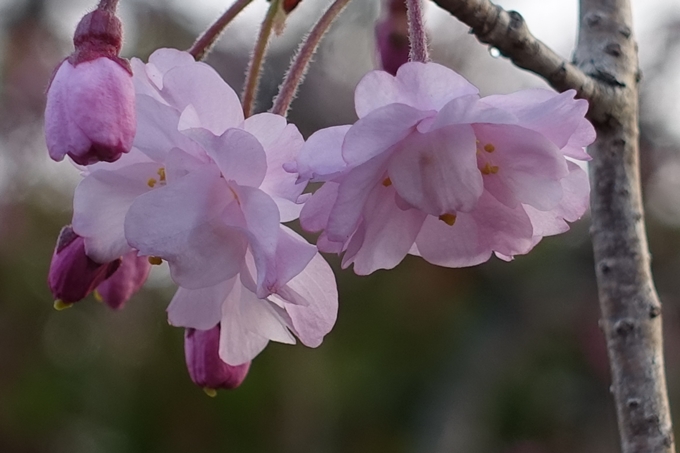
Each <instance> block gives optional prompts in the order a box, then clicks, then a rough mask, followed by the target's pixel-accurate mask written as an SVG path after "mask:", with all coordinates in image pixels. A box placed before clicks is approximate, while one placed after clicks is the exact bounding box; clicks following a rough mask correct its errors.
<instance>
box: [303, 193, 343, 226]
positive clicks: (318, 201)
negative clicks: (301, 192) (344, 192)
mask: <svg viewBox="0 0 680 453" xmlns="http://www.w3.org/2000/svg"><path fill="white" fill-rule="evenodd" d="M339 187H340V185H339V184H338V183H336V182H333V181H329V182H327V183H325V184H324V185H322V186H321V187H319V188H318V189H317V190H316V192H314V194H313V195H312V196H311V198H310V199H309V200H307V202H306V203H305V205H304V207H303V208H302V212H301V213H300V224H301V225H302V228H304V229H305V230H306V231H312V232H318V231H321V230H323V229H325V228H326V225H328V217H329V216H330V214H331V209H332V208H333V205H335V200H336V199H337V198H338V188H339Z"/></svg>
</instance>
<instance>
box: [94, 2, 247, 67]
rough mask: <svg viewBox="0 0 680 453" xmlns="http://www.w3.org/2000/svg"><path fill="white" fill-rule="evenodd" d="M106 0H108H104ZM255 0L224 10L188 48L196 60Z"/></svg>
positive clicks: (203, 56)
mask: <svg viewBox="0 0 680 453" xmlns="http://www.w3.org/2000/svg"><path fill="white" fill-rule="evenodd" d="M102 1H106V0H102ZM109 1H118V0H109ZM252 1H253V0H237V1H236V2H235V3H234V4H233V5H231V7H229V9H228V10H226V11H225V12H224V14H222V15H221V16H220V17H219V18H217V20H216V21H215V22H213V24H212V25H210V27H208V29H207V30H206V31H204V32H203V34H202V35H201V36H199V37H198V39H196V41H195V42H194V44H193V45H192V46H191V47H190V48H189V49H188V52H189V53H190V54H191V55H192V56H193V57H194V58H195V59H196V61H199V60H203V59H204V58H205V57H206V55H207V54H208V52H210V49H211V48H212V47H213V46H214V45H215V42H217V40H218V39H219V37H220V35H221V34H222V32H223V31H224V29H225V28H226V26H227V25H229V23H230V22H231V21H232V20H233V19H234V18H235V17H236V16H237V15H238V13H240V12H241V11H242V10H243V8H245V7H246V6H248V4H249V3H250V2H252Z"/></svg>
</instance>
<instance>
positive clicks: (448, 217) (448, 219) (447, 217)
mask: <svg viewBox="0 0 680 453" xmlns="http://www.w3.org/2000/svg"><path fill="white" fill-rule="evenodd" d="M439 220H441V221H442V222H444V223H445V224H447V225H448V226H453V224H454V223H456V215H455V214H442V215H440V216H439Z"/></svg>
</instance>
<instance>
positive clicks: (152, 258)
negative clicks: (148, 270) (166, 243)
mask: <svg viewBox="0 0 680 453" xmlns="http://www.w3.org/2000/svg"><path fill="white" fill-rule="evenodd" d="M149 264H153V265H154V266H160V265H161V264H163V258H161V257H160V256H150V257H149Z"/></svg>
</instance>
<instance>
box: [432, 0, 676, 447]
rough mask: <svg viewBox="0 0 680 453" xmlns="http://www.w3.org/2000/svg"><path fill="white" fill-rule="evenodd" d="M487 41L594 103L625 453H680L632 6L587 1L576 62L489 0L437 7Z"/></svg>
mask: <svg viewBox="0 0 680 453" xmlns="http://www.w3.org/2000/svg"><path fill="white" fill-rule="evenodd" d="M434 2H435V3H437V4H438V5H439V6H441V7H442V8H444V9H446V10H447V11H449V12H450V13H451V14H452V15H454V16H456V17H457V18H458V19H460V20H461V21H462V22H464V23H465V24H467V25H469V26H470V27H472V32H473V33H474V34H475V35H476V36H477V37H478V38H479V40H480V41H481V42H483V43H486V44H490V45H492V46H494V47H496V48H498V49H499V50H500V51H501V53H502V54H503V55H505V56H506V57H508V58H510V59H511V60H512V61H513V62H514V63H515V64H516V65H517V66H519V67H521V68H524V69H527V70H529V71H532V72H534V73H536V74H538V75H540V76H542V77H543V78H544V79H545V80H547V81H548V83H550V84H551V85H552V86H553V87H554V88H555V89H557V90H558V91H564V90H566V89H576V90H577V91H578V95H579V97H583V98H585V99H588V100H589V101H590V110H589V112H588V117H589V119H590V120H591V121H592V122H593V125H594V126H595V129H596V130H597V140H596V141H595V143H594V144H593V145H592V146H590V147H589V148H588V150H589V151H590V153H591V155H593V161H592V162H591V163H590V177H591V186H592V194H591V210H592V214H591V215H592V223H593V225H592V230H591V231H592V240H593V249H594V252H595V265H596V275H597V282H598V289H599V297H600V307H601V310H602V328H603V331H604V334H605V337H606V340H607V349H608V353H609V360H610V365H611V370H612V380H613V382H612V393H613V396H614V400H615V404H616V411H617V418H618V424H619V432H620V438H621V450H622V452H623V453H643V452H644V453H662V452H663V453H672V452H674V451H675V447H674V441H673V433H672V425H671V418H670V410H669V405H668V396H667V391H666V378H665V375H664V360H663V342H662V335H661V303H660V301H659V298H658V295H657V293H656V290H655V288H654V283H653V281H652V275H651V269H650V259H649V251H648V246H647V238H646V233H645V226H644V215H643V207H642V197H641V189H640V174H639V156H638V152H639V146H638V134H639V131H638V123H639V118H638V87H637V85H638V81H639V69H638V59H637V45H636V43H635V40H634V39H633V32H632V20H631V8H630V1H629V0H581V13H580V23H581V28H580V33H579V43H578V48H577V50H576V54H575V59H574V63H573V64H570V63H568V62H566V61H563V60H562V59H561V58H560V57H559V56H558V55H556V54H555V53H554V52H553V51H552V50H550V49H549V48H548V47H547V46H545V45H544V44H543V43H541V42H540V41H538V40H537V39H536V38H535V37H533V36H532V35H531V34H530V33H529V30H528V29H527V27H526V24H525V23H524V20H523V19H522V18H521V16H520V15H519V14H518V13H516V12H507V11H505V10H503V9H502V8H500V7H498V6H496V5H494V4H492V3H491V2H489V1H488V0H434Z"/></svg>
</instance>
